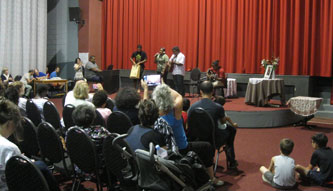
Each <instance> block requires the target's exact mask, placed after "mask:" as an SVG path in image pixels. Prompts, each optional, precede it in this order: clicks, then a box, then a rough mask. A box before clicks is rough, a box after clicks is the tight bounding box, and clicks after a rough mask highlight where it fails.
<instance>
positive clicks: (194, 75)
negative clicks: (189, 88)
mask: <svg viewBox="0 0 333 191" xmlns="http://www.w3.org/2000/svg"><path fill="white" fill-rule="evenodd" d="M200 76H201V71H200V69H199V68H194V69H193V70H192V71H191V80H192V81H199V80H200Z"/></svg>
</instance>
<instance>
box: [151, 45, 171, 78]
mask: <svg viewBox="0 0 333 191" xmlns="http://www.w3.org/2000/svg"><path fill="white" fill-rule="evenodd" d="M154 58H155V63H156V64H157V68H156V72H157V74H160V75H161V78H163V81H164V82H165V83H166V80H167V76H168V70H166V69H165V68H166V66H167V63H168V61H169V57H168V55H166V54H165V48H161V49H160V51H159V52H157V53H156V54H155V55H154Z"/></svg>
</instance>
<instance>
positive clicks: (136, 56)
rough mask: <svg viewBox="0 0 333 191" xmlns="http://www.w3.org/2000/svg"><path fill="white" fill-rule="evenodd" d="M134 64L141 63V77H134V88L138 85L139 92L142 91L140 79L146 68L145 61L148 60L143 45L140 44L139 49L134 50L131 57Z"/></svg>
mask: <svg viewBox="0 0 333 191" xmlns="http://www.w3.org/2000/svg"><path fill="white" fill-rule="evenodd" d="M130 60H131V62H132V64H140V66H141V67H140V79H133V83H134V88H135V89H137V87H138V92H140V85H139V86H138V84H139V83H140V80H141V78H142V74H143V71H144V69H145V62H147V54H146V53H145V52H144V51H142V45H141V44H139V45H138V46H137V51H135V52H133V54H132V56H131V58H130Z"/></svg>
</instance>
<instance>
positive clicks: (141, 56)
mask: <svg viewBox="0 0 333 191" xmlns="http://www.w3.org/2000/svg"><path fill="white" fill-rule="evenodd" d="M131 58H132V59H134V61H135V63H138V62H141V61H142V60H145V59H147V54H146V53H145V52H144V51H141V52H138V51H135V52H134V53H133V54H132V57H131ZM140 65H141V67H142V68H145V63H142V64H140Z"/></svg>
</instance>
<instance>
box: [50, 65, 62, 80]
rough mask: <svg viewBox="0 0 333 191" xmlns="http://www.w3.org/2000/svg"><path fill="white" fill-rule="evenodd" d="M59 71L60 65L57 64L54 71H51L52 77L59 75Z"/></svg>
mask: <svg viewBox="0 0 333 191" xmlns="http://www.w3.org/2000/svg"><path fill="white" fill-rule="evenodd" d="M59 72H60V68H59V66H57V67H56V69H55V70H54V71H53V72H51V74H50V79H52V78H56V77H58V74H59Z"/></svg>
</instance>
